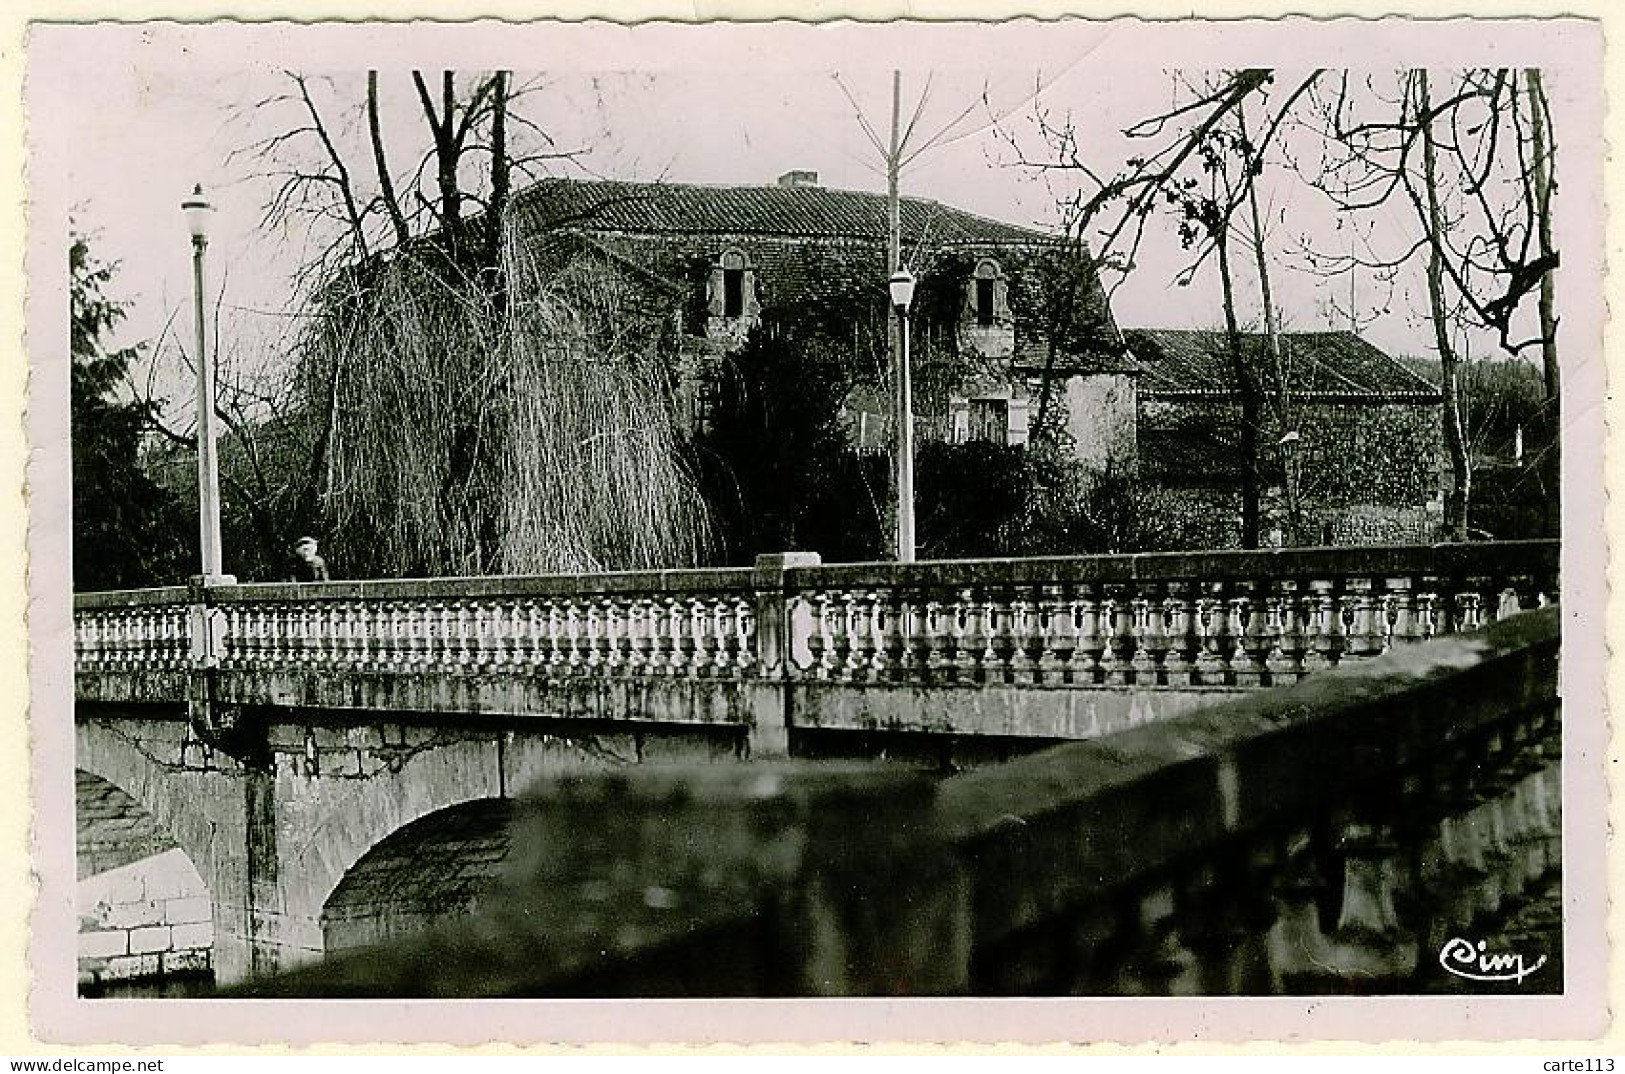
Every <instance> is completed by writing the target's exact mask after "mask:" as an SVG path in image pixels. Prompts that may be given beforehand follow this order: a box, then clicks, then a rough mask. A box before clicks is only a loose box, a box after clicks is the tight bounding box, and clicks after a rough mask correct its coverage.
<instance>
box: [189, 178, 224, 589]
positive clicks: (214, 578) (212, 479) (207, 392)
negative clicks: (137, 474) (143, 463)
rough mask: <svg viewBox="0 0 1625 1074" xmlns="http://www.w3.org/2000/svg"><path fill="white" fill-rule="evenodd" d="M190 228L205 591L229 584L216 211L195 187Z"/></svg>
mask: <svg viewBox="0 0 1625 1074" xmlns="http://www.w3.org/2000/svg"><path fill="white" fill-rule="evenodd" d="M181 210H182V211H183V212H184V213H185V214H186V228H187V230H188V231H189V232H191V235H192V290H193V292H194V293H193V303H194V309H195V312H196V314H197V360H196V364H197V490H198V532H199V538H200V542H199V543H200V545H201V548H202V560H203V577H202V581H203V584H204V585H210V584H218V583H223V582H227V581H229V579H227V578H226V577H225V572H224V571H223V570H222V569H221V562H220V473H219V467H218V464H217V463H216V460H215V450H214V448H215V431H214V354H213V352H212V351H211V350H210V349H209V322H208V316H207V314H208V311H207V308H206V305H207V296H208V290H207V285H206V282H205V276H204V256H205V255H206V254H207V252H208V249H209V217H210V216H211V214H213V212H214V206H213V205H211V204H209V200H208V198H206V197H204V196H203V187H202V186H201V185H199V186H196V187H194V188H193V190H192V194H191V196H190V197H188V198H187V199H186V200H185V201H183V202H181Z"/></svg>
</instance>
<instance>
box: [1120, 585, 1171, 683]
mask: <svg viewBox="0 0 1625 1074" xmlns="http://www.w3.org/2000/svg"><path fill="white" fill-rule="evenodd" d="M1162 594H1163V587H1162V586H1161V585H1159V584H1157V583H1156V582H1147V583H1144V584H1143V585H1141V586H1140V591H1139V594H1138V595H1137V596H1136V597H1135V598H1134V600H1133V601H1132V604H1133V610H1134V619H1133V623H1134V625H1133V632H1134V637H1135V639H1136V644H1135V646H1134V655H1133V656H1131V657H1130V658H1129V667H1130V668H1132V669H1133V671H1134V683H1135V685H1136V686H1155V685H1157V684H1158V682H1159V681H1161V679H1162V674H1163V661H1164V660H1165V659H1167V656H1168V645H1169V638H1168V618H1167V616H1168V612H1167V607H1166V605H1165V604H1164V603H1163V596H1162Z"/></svg>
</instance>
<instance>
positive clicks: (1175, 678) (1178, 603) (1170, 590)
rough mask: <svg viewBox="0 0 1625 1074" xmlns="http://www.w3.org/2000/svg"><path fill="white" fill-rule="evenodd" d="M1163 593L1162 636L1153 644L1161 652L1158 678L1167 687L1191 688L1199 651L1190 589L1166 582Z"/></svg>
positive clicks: (1196, 677)
mask: <svg viewBox="0 0 1625 1074" xmlns="http://www.w3.org/2000/svg"><path fill="white" fill-rule="evenodd" d="M1164 592H1165V593H1166V594H1167V597H1166V598H1165V600H1164V602H1163V608H1164V611H1163V623H1164V627H1163V637H1162V639H1161V640H1160V641H1159V642H1158V643H1157V644H1158V645H1160V646H1161V647H1162V649H1163V654H1162V674H1161V678H1162V681H1163V682H1165V683H1166V684H1167V685H1169V686H1193V685H1195V684H1196V683H1197V682H1199V681H1200V675H1199V674H1198V672H1197V670H1196V661H1197V657H1198V655H1199V654H1200V652H1201V648H1202V637H1201V632H1200V630H1199V629H1198V628H1199V622H1198V609H1197V604H1196V602H1195V601H1194V600H1193V599H1192V598H1193V595H1194V586H1193V585H1192V583H1190V582H1183V581H1180V582H1169V583H1167V585H1166V586H1165V587H1164Z"/></svg>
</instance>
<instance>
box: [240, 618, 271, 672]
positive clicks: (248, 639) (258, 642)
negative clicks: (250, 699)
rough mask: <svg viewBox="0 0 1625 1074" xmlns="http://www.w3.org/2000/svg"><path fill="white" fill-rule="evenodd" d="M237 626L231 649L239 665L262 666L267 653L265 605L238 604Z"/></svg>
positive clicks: (253, 667)
mask: <svg viewBox="0 0 1625 1074" xmlns="http://www.w3.org/2000/svg"><path fill="white" fill-rule="evenodd" d="M237 610H238V622H237V627H236V629H234V630H233V631H232V641H231V651H232V652H233V653H234V654H235V657H234V658H235V660H236V661H237V666H238V667H240V668H244V669H255V668H259V667H262V666H263V665H264V661H265V653H266V644H265V642H266V624H265V606H264V605H262V604H242V605H238V609H237Z"/></svg>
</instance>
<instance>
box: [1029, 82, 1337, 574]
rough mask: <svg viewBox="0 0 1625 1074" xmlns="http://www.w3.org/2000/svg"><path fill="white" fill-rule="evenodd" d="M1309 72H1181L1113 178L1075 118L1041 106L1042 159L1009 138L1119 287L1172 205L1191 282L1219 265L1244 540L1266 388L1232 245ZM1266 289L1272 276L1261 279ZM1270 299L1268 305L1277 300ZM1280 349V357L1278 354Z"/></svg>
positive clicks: (1249, 534)
mask: <svg viewBox="0 0 1625 1074" xmlns="http://www.w3.org/2000/svg"><path fill="white" fill-rule="evenodd" d="M1320 75H1321V72H1320V71H1318V70H1317V71H1310V72H1307V73H1305V74H1303V75H1302V76H1301V77H1299V78H1297V79H1296V80H1295V81H1294V82H1293V83H1292V84H1291V86H1290V88H1288V89H1287V90H1286V92H1285V93H1284V94H1280V95H1277V96H1275V97H1273V98H1272V96H1271V93H1270V90H1271V87H1272V86H1273V85H1274V83H1275V80H1276V74H1275V72H1274V71H1271V70H1266V69H1259V68H1252V69H1246V70H1240V71H1233V72H1228V73H1225V74H1222V75H1220V76H1217V77H1215V78H1213V79H1210V80H1208V81H1207V82H1205V83H1202V84H1198V83H1196V82H1194V81H1192V80H1190V79H1188V78H1185V77H1182V76H1180V75H1177V74H1176V75H1174V76H1173V84H1174V86H1175V88H1176V90H1178V91H1179V93H1180V100H1178V101H1177V102H1176V103H1175V104H1174V105H1172V106H1170V107H1169V108H1167V109H1165V110H1163V111H1162V112H1159V113H1157V114H1155V115H1152V116H1148V117H1146V118H1144V119H1142V120H1140V121H1138V122H1136V123H1133V124H1131V125H1130V126H1128V127H1127V128H1125V129H1124V131H1123V134H1124V135H1125V136H1126V137H1128V138H1130V139H1134V140H1136V141H1139V142H1142V143H1144V144H1145V145H1146V147H1147V148H1146V150H1145V151H1144V152H1142V153H1137V154H1136V155H1134V156H1131V157H1130V158H1129V159H1128V160H1127V161H1126V162H1125V164H1124V166H1123V167H1122V169H1121V170H1119V171H1117V172H1115V173H1112V174H1108V173H1106V172H1105V171H1104V170H1102V169H1100V168H1098V167H1097V166H1096V165H1095V164H1093V163H1091V162H1090V160H1089V159H1088V155H1087V151H1086V149H1085V147H1084V145H1083V141H1082V139H1081V137H1080V134H1079V129H1078V127H1077V125H1076V123H1075V121H1074V119H1073V117H1072V115H1071V114H1069V113H1068V114H1062V115H1059V116H1058V115H1056V114H1055V113H1054V112H1052V111H1050V110H1048V109H1046V108H1044V107H1039V108H1038V109H1037V110H1036V114H1035V121H1036V125H1037V128H1038V131H1039V134H1040V136H1041V140H1042V143H1043V146H1044V152H1043V154H1042V155H1037V156H1035V155H1033V154H1031V153H1028V152H1027V151H1026V150H1025V148H1024V147H1023V145H1022V144H1021V140H1020V139H1019V138H1016V137H1013V136H1012V137H1011V138H1010V139H1009V141H1010V144H1011V145H1012V146H1013V147H1014V148H1015V151H1016V158H1017V162H1018V164H1019V165H1021V166H1024V167H1028V168H1032V169H1035V170H1037V171H1040V172H1042V173H1045V174H1048V175H1049V176H1051V177H1052V179H1053V180H1055V181H1056V183H1057V185H1058V186H1060V187H1062V188H1063V189H1060V190H1059V191H1058V193H1057V202H1058V204H1059V206H1060V208H1061V210H1062V214H1063V217H1064V219H1065V220H1066V221H1067V228H1066V230H1067V234H1068V237H1069V239H1070V240H1072V241H1073V242H1075V243H1076V244H1077V246H1078V248H1079V249H1080V251H1083V252H1084V256H1088V254H1087V251H1088V250H1089V249H1090V248H1092V249H1093V251H1094V254H1093V259H1094V260H1095V262H1096V263H1098V264H1099V265H1100V267H1101V268H1102V269H1103V270H1105V271H1107V272H1110V273H1113V274H1115V280H1114V282H1113V283H1112V285H1111V287H1110V288H1109V290H1115V288H1116V287H1117V286H1120V285H1121V283H1122V281H1123V280H1124V279H1126V278H1127V277H1128V275H1129V274H1130V273H1131V272H1132V271H1133V270H1134V269H1135V267H1136V264H1137V260H1138V257H1139V253H1140V249H1141V246H1142V244H1143V242H1144V240H1145V236H1146V231H1147V228H1148V226H1149V224H1150V221H1151V219H1152V217H1153V215H1154V214H1155V213H1156V212H1157V211H1158V210H1159V209H1161V210H1167V211H1171V212H1172V213H1173V215H1174V217H1175V219H1176V220H1177V221H1178V231H1179V238H1180V241H1181V243H1182V245H1183V246H1184V247H1185V248H1186V249H1187V250H1189V251H1191V254H1192V260H1191V261H1190V263H1189V264H1187V265H1186V267H1185V268H1184V269H1183V270H1182V271H1181V272H1180V273H1179V274H1178V276H1177V279H1178V281H1179V282H1181V283H1189V282H1190V281H1191V280H1192V279H1193V278H1194V277H1195V275H1196V273H1197V272H1198V271H1199V270H1200V269H1201V268H1202V266H1203V265H1205V264H1206V263H1207V260H1208V258H1209V257H1212V258H1213V260H1214V262H1215V267H1216V270H1217V272H1218V275H1219V281H1220V292H1221V301H1222V307H1223V314H1224V323H1225V332H1226V349H1227V352H1228V354H1229V357H1230V368H1231V376H1232V379H1233V381H1234V387H1235V390H1236V393H1237V399H1238V410H1239V414H1238V416H1237V420H1236V438H1237V443H1236V449H1237V453H1238V456H1239V459H1240V463H1241V472H1242V488H1241V515H1242V517H1241V540H1242V544H1243V546H1245V547H1256V546H1257V545H1258V543H1259V536H1260V534H1259V530H1260V528H1261V526H1260V521H1261V516H1262V510H1261V484H1262V482H1261V475H1260V469H1261V467H1260V443H1259V441H1260V431H1261V424H1262V418H1263V388H1262V385H1261V383H1260V376H1259V372H1258V371H1257V370H1256V369H1254V368H1253V365H1254V362H1253V360H1252V358H1251V356H1250V355H1249V354H1248V353H1247V350H1246V347H1245V346H1244V340H1243V335H1242V329H1241V324H1240V320H1239V318H1238V315H1237V312H1236V290H1235V278H1234V273H1233V271H1232V264H1231V256H1230V254H1231V248H1230V243H1231V239H1232V237H1233V236H1234V235H1235V234H1236V233H1237V232H1238V228H1239V222H1238V219H1237V217H1238V214H1239V213H1240V211H1241V210H1242V208H1243V207H1249V208H1250V209H1251V210H1252V211H1253V212H1254V214H1255V216H1256V193H1255V187H1256V183H1257V177H1258V175H1259V174H1260V173H1261V171H1262V169H1263V161H1264V159H1265V156H1266V154H1267V153H1268V151H1269V149H1270V147H1271V145H1273V144H1274V142H1275V140H1276V138H1277V137H1278V135H1279V133H1280V131H1281V129H1282V127H1283V125H1284V124H1285V123H1286V122H1287V121H1288V119H1289V117H1291V116H1292V115H1293V113H1294V110H1295V109H1296V108H1297V107H1298V106H1299V105H1300V103H1301V102H1302V101H1303V100H1304V99H1305V95H1306V94H1307V93H1308V92H1309V91H1310V89H1311V88H1312V87H1313V86H1314V84H1315V82H1316V81H1317V79H1318V78H1319V77H1320ZM1255 100H1256V101H1262V102H1263V106H1264V110H1265V119H1264V121H1263V125H1262V128H1261V135H1260V137H1259V138H1258V139H1257V141H1256V142H1255V141H1254V140H1253V139H1251V138H1249V137H1248V132H1247V128H1246V125H1245V114H1244V109H1245V107H1246V105H1247V103H1248V102H1249V101H1255ZM1253 236H1254V241H1253V243H1252V244H1251V245H1252V246H1253V252H1254V255H1255V258H1256V259H1258V260H1259V261H1260V262H1261V263H1262V258H1263V251H1262V247H1261V245H1260V244H1261V242H1262V237H1261V236H1262V232H1261V227H1260V226H1259V225H1258V223H1257V222H1256V221H1255V224H1254V227H1253ZM1262 278H1263V279H1264V280H1265V283H1264V286H1265V287H1267V286H1268V284H1267V273H1266V274H1265V276H1264V277H1262ZM1269 304H1270V303H1269V299H1268V298H1267V297H1266V305H1269ZM1272 353H1274V352H1273V351H1272Z"/></svg>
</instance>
